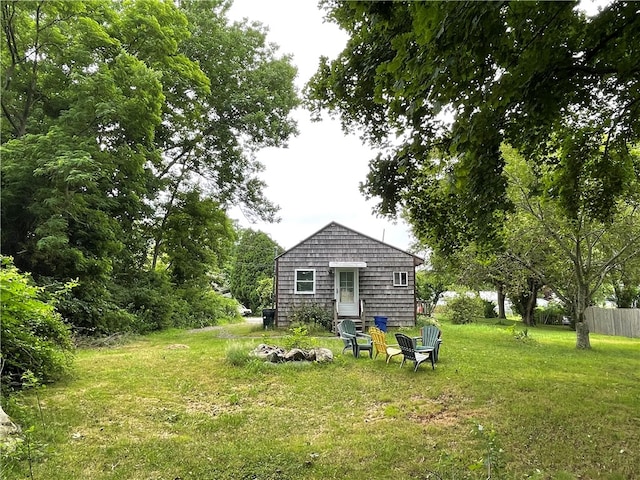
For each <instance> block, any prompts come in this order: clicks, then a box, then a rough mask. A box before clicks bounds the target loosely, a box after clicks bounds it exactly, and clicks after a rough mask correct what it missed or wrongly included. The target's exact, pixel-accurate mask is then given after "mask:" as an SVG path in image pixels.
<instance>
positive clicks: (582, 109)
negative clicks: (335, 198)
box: [306, 0, 640, 247]
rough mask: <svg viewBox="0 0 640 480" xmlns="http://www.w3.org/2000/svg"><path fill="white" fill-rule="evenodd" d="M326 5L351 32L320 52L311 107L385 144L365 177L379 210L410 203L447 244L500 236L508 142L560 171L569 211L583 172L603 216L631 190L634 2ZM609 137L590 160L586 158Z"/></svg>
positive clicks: (637, 100)
mask: <svg viewBox="0 0 640 480" xmlns="http://www.w3.org/2000/svg"><path fill="white" fill-rule="evenodd" d="M322 4H323V6H324V8H325V10H326V12H327V18H328V19H329V20H331V21H333V22H335V23H337V24H338V25H339V26H340V27H341V28H343V29H344V30H345V31H346V32H347V34H348V35H349V36H350V40H349V42H348V44H347V46H346V48H345V49H344V50H343V52H342V53H341V54H340V55H339V56H338V57H337V58H336V59H333V60H329V59H323V60H322V62H321V64H320V66H319V68H318V71H317V73H316V74H315V76H314V77H313V78H312V79H311V81H310V83H309V84H308V86H307V91H306V93H307V97H308V104H309V105H310V107H311V108H312V109H314V111H315V112H317V113H319V112H320V111H322V110H324V109H328V110H329V111H331V112H334V113H336V114H339V115H340V118H341V120H342V123H343V126H344V128H345V129H349V130H352V129H354V128H357V129H359V130H360V131H362V132H363V139H364V140H365V141H367V142H369V143H371V144H372V145H373V146H375V147H378V148H379V149H380V152H381V153H380V154H379V155H378V156H377V158H375V159H372V161H371V163H370V172H369V175H368V176H367V179H366V181H365V182H364V183H363V185H362V189H363V191H364V193H365V194H366V195H368V196H370V197H376V198H378V199H379V203H378V207H377V210H378V212H379V213H381V214H388V215H393V214H395V213H396V212H397V211H399V210H400V209H401V208H403V207H404V208H407V209H408V211H409V213H410V220H412V221H414V222H416V223H419V228H420V230H421V231H422V233H423V234H427V235H428V236H429V237H430V238H431V239H432V240H433V241H434V242H435V241H437V242H440V243H442V244H446V245H447V246H450V247H451V246H456V245H458V244H460V243H461V242H464V241H466V240H468V239H469V238H477V237H479V236H480V237H485V238H486V237H491V236H492V232H493V228H492V226H493V225H494V224H495V223H496V222H497V223H500V222H501V221H502V220H503V218H504V216H503V212H505V211H508V209H509V202H508V201H507V199H506V197H505V189H506V181H505V179H504V177H503V175H502V171H503V167H504V159H503V156H502V154H501V152H500V147H501V145H502V144H503V143H504V142H506V143H509V144H510V145H512V146H513V147H515V148H516V149H518V150H519V151H520V152H521V153H522V154H523V155H524V156H525V158H526V159H527V161H530V162H531V163H532V164H535V165H540V166H541V165H547V166H550V167H552V169H554V170H556V169H555V168H553V167H558V169H557V173H555V174H553V175H551V176H550V183H551V185H550V188H552V189H553V194H554V195H555V196H556V197H558V198H559V199H560V201H561V202H562V204H563V206H564V208H565V210H566V212H567V213H568V214H570V215H575V214H576V212H575V211H574V210H573V206H574V205H575V204H574V202H573V199H574V197H575V195H576V193H575V188H574V183H573V181H574V179H575V178H576V175H580V176H588V177H589V178H590V182H591V184H592V188H591V190H590V191H589V192H588V194H589V210H590V212H589V213H590V214H591V215H594V216H597V217H599V218H606V217H607V216H608V215H609V213H610V212H611V208H613V206H614V205H615V202H616V199H618V198H619V197H620V196H625V195H627V194H628V193H629V192H628V187H629V184H628V182H627V179H628V178H629V175H630V173H635V174H637V173H638V171H637V170H633V167H631V166H630V160H629V157H630V156H629V146H630V145H631V144H633V143H635V142H637V141H638V135H639V134H640V124H639V122H638V121H637V119H638V113H639V109H640V51H639V50H640V38H638V37H639V36H640V15H639V11H638V4H637V2H624V1H615V2H612V3H611V4H609V5H607V6H606V7H605V8H604V9H602V10H601V11H600V13H598V14H597V15H595V16H593V17H587V16H586V15H585V14H584V13H583V12H581V11H580V10H579V9H578V8H577V2H509V1H500V2H345V1H334V0H327V1H324V2H322ZM559 144H562V147H563V148H562V149H561V150H559V149H558V148H557V146H558V145H559ZM602 144H604V145H606V148H604V149H603V150H602V152H601V154H600V155H599V156H597V157H591V159H590V162H591V164H590V165H588V166H587V168H583V158H584V157H585V155H584V153H585V152H591V151H593V150H594V149H596V150H597V149H598V148H599V147H600V146H601V145H602ZM559 152H560V153H559ZM443 177H444V178H447V179H448V182H446V183H443V182H440V180H441V179H442V178H443ZM448 226H452V227H453V228H448Z"/></svg>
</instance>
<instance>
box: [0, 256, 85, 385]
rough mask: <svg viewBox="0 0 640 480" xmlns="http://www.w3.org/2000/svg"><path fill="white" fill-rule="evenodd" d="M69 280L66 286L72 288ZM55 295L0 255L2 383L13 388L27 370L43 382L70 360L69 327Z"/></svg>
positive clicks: (57, 375) (57, 374) (60, 373)
mask: <svg viewBox="0 0 640 480" xmlns="http://www.w3.org/2000/svg"><path fill="white" fill-rule="evenodd" d="M73 286H74V284H73V283H69V284H67V286H66V287H65V289H66V290H69V289H71V288H73ZM55 302H56V297H55V296H53V297H48V298H47V297H45V296H44V291H43V289H42V288H41V287H36V286H34V285H33V284H32V281H31V277H30V276H29V275H28V274H24V273H20V272H19V271H18V269H17V268H16V267H15V266H14V265H13V260H12V259H11V258H8V257H1V268H0V303H1V305H0V307H1V309H2V322H1V329H0V335H1V337H0V338H2V358H1V359H0V360H1V362H2V365H3V368H2V385H3V386H7V387H9V388H17V387H19V386H20V385H21V384H22V382H21V378H22V377H23V375H25V374H27V372H32V373H33V375H34V376H35V377H36V378H37V379H39V380H40V381H41V382H43V383H49V382H52V381H55V380H58V379H59V378H61V377H62V376H63V375H64V374H65V373H67V372H68V370H69V368H70V366H71V362H72V360H73V342H72V339H71V331H70V329H69V327H68V325H66V324H65V323H64V321H63V320H62V317H61V316H60V314H59V313H58V312H56V310H55Z"/></svg>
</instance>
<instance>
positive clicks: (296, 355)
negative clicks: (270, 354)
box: [284, 348, 308, 362]
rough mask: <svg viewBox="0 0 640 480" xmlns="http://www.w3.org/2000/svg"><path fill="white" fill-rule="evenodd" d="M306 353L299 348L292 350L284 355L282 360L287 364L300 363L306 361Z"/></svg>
mask: <svg viewBox="0 0 640 480" xmlns="http://www.w3.org/2000/svg"><path fill="white" fill-rule="evenodd" d="M307 356H308V355H307V353H306V352H305V351H304V350H302V349H300V348H292V349H291V350H289V351H288V352H287V353H285V355H284V360H285V361H287V362H300V361H302V360H308V358H307Z"/></svg>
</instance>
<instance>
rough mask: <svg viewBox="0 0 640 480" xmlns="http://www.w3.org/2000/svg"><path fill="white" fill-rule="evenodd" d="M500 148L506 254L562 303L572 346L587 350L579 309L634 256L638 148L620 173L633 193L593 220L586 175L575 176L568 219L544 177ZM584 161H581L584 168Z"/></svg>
mask: <svg viewBox="0 0 640 480" xmlns="http://www.w3.org/2000/svg"><path fill="white" fill-rule="evenodd" d="M603 148H604V147H603ZM504 150H505V158H507V165H506V169H505V171H506V174H507V177H508V179H509V188H508V194H509V198H510V199H511V200H512V202H513V204H514V205H515V209H514V212H513V213H511V214H510V215H509V219H508V224H507V225H506V226H505V229H504V238H505V244H506V245H507V251H508V254H509V256H510V257H511V258H512V259H514V260H515V261H517V262H518V263H519V264H520V265H522V266H524V267H525V268H526V269H528V270H529V271H530V272H531V277H532V278H533V281H535V282H538V283H539V284H540V285H546V286H548V287H549V288H551V289H552V290H553V291H554V293H556V295H557V296H558V297H559V298H560V299H561V300H562V301H563V303H564V304H565V306H566V307H567V308H568V310H569V311H570V312H571V315H572V318H573V320H574V322H575V325H576V330H577V332H578V334H577V340H576V342H577V346H578V347H579V348H589V347H590V341H589V334H588V330H587V329H586V327H585V324H584V311H585V309H586V308H587V307H588V306H590V305H592V304H593V299H594V297H595V296H596V294H597V293H598V291H599V290H600V289H601V287H602V285H603V283H604V282H605V280H606V279H607V276H608V275H610V274H611V273H612V272H613V271H616V270H620V269H623V268H624V267H625V266H627V265H628V264H629V263H630V262H637V259H638V257H640V204H639V203H638V200H640V151H638V150H636V151H635V153H634V152H632V155H633V157H632V158H633V159H634V163H633V164H631V165H629V168H630V169H631V170H632V172H630V173H629V174H628V175H626V177H627V178H629V179H633V180H632V181H630V182H629V185H628V188H630V189H632V190H633V191H634V192H635V194H633V195H631V194H630V195H629V196H628V197H627V198H628V200H627V201H623V200H619V201H618V203H617V205H616V206H615V208H613V209H611V214H610V217H609V218H607V219H606V220H599V219H598V218H597V217H594V216H591V215H590V214H589V208H590V204H589V202H590V195H589V190H590V188H591V187H593V184H592V181H591V178H589V176H588V175H578V178H579V179H580V180H579V181H576V188H575V190H574V191H575V194H576V196H575V202H576V205H574V206H573V208H574V209H575V210H576V212H577V218H575V217H570V216H567V215H566V213H565V208H563V206H562V205H561V203H560V201H559V200H558V199H557V198H555V197H554V196H553V195H552V194H550V193H549V192H550V188H549V183H550V182H551V180H549V175H548V174H544V172H539V171H537V170H536V169H533V168H531V166H530V165H528V164H527V163H526V162H525V161H524V159H523V158H522V157H521V156H519V155H518V154H517V153H516V152H515V151H514V150H513V149H511V148H505V149H504ZM594 156H595V157H596V158H597V157H598V155H597V153H594ZM588 163H589V159H584V167H583V168H584V169H585V170H586V169H587V168H588ZM633 172H635V173H633ZM582 182H585V183H584V184H583V183H582Z"/></svg>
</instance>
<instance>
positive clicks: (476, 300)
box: [447, 293, 484, 324]
mask: <svg viewBox="0 0 640 480" xmlns="http://www.w3.org/2000/svg"><path fill="white" fill-rule="evenodd" d="M483 310H484V304H483V301H482V299H481V298H480V297H476V296H469V295H467V294H466V293H460V294H458V295H457V296H455V297H454V298H452V299H450V300H447V313H448V315H449V317H450V318H451V322H452V323H454V324H464V323H471V322H472V321H473V319H474V318H477V317H481V316H482V314H483Z"/></svg>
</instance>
